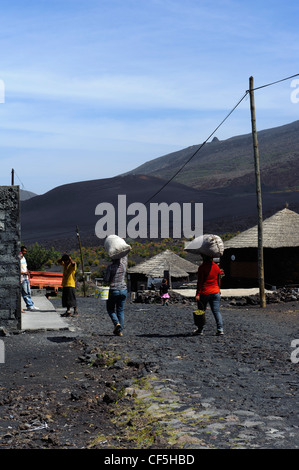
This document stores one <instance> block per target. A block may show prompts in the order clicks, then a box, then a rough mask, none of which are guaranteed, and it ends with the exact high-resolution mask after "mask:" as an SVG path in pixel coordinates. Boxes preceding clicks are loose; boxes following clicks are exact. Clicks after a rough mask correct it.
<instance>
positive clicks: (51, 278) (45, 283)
mask: <svg viewBox="0 0 299 470" xmlns="http://www.w3.org/2000/svg"><path fill="white" fill-rule="evenodd" d="M61 281H62V273H47V272H44V271H30V286H31V287H38V288H39V289H43V288H46V287H49V288H52V289H54V290H55V292H57V291H58V289H59V287H61Z"/></svg>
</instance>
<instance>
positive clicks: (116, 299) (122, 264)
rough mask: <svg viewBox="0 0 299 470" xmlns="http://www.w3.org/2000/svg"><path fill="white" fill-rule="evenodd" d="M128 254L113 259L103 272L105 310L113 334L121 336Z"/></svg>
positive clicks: (125, 296)
mask: <svg viewBox="0 0 299 470" xmlns="http://www.w3.org/2000/svg"><path fill="white" fill-rule="evenodd" d="M127 265H128V256H127V255H126V256H124V257H122V258H119V259H114V260H113V261H112V264H110V265H109V266H108V267H107V269H106V272H105V276H104V283H105V284H108V285H109V287H110V289H109V297H108V300H107V312H108V315H109V316H110V318H111V320H112V323H113V325H114V330H113V334H115V335H116V336H122V335H123V330H124V315H125V314H124V307H125V302H126V298H127V284H126V270H127Z"/></svg>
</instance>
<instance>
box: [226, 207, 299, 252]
mask: <svg viewBox="0 0 299 470" xmlns="http://www.w3.org/2000/svg"><path fill="white" fill-rule="evenodd" d="M257 246H258V227H257V226H255V227H252V228H250V229H248V230H245V232H242V233H240V234H239V235H237V236H235V237H234V238H231V239H230V240H228V241H227V242H225V243H224V248H225V249H226V250H227V249H229V248H256V247H257ZM295 246H299V214H297V213H296V212H293V211H291V210H289V209H287V208H285V209H283V210H281V211H279V212H276V214H274V215H272V217H269V218H268V219H265V220H264V222H263V247H264V248H282V247H295Z"/></svg>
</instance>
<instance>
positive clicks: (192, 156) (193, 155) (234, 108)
mask: <svg viewBox="0 0 299 470" xmlns="http://www.w3.org/2000/svg"><path fill="white" fill-rule="evenodd" d="M298 76H299V73H297V74H295V75H291V76H289V77H286V78H282V79H280V80H276V81H275V82H271V83H267V84H265V85H261V86H258V87H255V88H253V89H252V90H246V91H245V93H244V94H243V96H242V97H241V98H240V99H239V101H238V102H237V104H236V105H235V106H234V107H233V108H232V109H231V111H230V112H229V113H228V114H227V115H226V116H225V118H224V119H223V120H222V121H221V122H220V124H218V126H217V127H216V128H215V129H214V130H213V132H211V134H210V135H209V136H208V137H207V139H206V140H205V141H204V142H203V143H202V144H201V145H200V146H199V148H198V149H197V150H196V151H195V152H194V153H193V154H192V155H191V156H190V157H189V158H188V159H187V160H186V162H185V163H184V164H183V165H182V166H181V167H180V168H179V169H178V170H177V171H176V172H175V173H174V175H173V176H172V177H171V178H169V179H168V180H167V181H166V182H165V183H164V184H163V185H162V187H161V188H160V189H159V190H158V191H156V192H155V193H154V194H153V195H152V196H151V197H150V198H149V199H147V201H146V202H145V204H148V203H149V202H150V201H151V200H152V199H153V198H154V197H156V196H157V195H158V194H159V193H160V192H161V191H163V189H164V188H165V187H166V186H167V185H168V184H169V183H171V181H173V180H174V179H175V178H176V177H177V175H178V174H179V173H180V172H181V171H182V170H183V169H184V168H185V166H186V165H188V163H189V162H190V161H191V160H192V159H193V158H194V157H195V155H197V153H198V152H199V151H200V150H201V149H202V148H203V147H204V146H205V145H206V143H207V142H208V140H209V139H210V138H211V137H212V136H213V135H214V134H215V133H216V132H217V130H218V129H219V128H220V127H221V126H222V125H223V124H224V123H225V121H226V120H227V119H228V118H229V117H230V116H231V115H232V113H233V112H234V111H235V110H236V109H237V108H238V106H239V105H240V104H241V103H242V101H243V100H244V99H245V98H246V97H247V95H248V94H250V92H253V91H256V90H261V89H262V88H266V87H269V86H272V85H276V84H277V83H281V82H284V81H286V80H290V79H292V78H295V77H298ZM15 174H16V173H15ZM16 176H17V177H18V175H16ZM18 179H19V180H20V178H19V177H18ZM20 182H21V184H22V186H23V188H24V184H23V183H22V181H21V180H20ZM67 233H73V232H71V231H69V232H61V233H60V235H62V234H67ZM27 240H29V239H27Z"/></svg>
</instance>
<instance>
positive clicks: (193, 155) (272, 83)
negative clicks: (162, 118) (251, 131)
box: [145, 73, 299, 204]
mask: <svg viewBox="0 0 299 470" xmlns="http://www.w3.org/2000/svg"><path fill="white" fill-rule="evenodd" d="M298 76H299V73H297V74H295V75H291V76H290V77H286V78H282V79H281V80H277V81H275V82H271V83H267V84H266V85H262V86H259V87H256V88H254V89H253V90H252V91H255V90H260V89H261V88H266V87H269V86H272V85H276V84H277V83H281V82H284V81H286V80H290V79H291V78H295V77H298ZM249 92H250V90H246V91H245V93H244V95H243V96H242V98H241V99H240V100H239V101H238V103H237V104H236V105H235V106H234V107H233V109H232V110H231V111H230V112H229V113H228V115H227V116H226V117H225V118H224V119H223V120H222V121H221V123H220V124H219V125H218V126H217V127H216V129H215V130H214V131H213V132H212V133H211V134H210V135H209V137H208V138H207V139H206V140H205V141H204V143H203V144H201V146H200V147H199V148H198V149H197V150H196V151H195V152H194V153H193V154H192V155H191V157H189V159H188V160H187V161H186V162H185V163H184V164H183V165H182V166H181V168H179V169H178V170H177V171H176V173H175V174H174V175H173V176H172V177H171V178H170V179H169V180H168V181H166V183H165V184H164V185H163V186H162V187H161V188H160V189H159V190H158V191H156V192H155V194H154V195H153V196H151V197H150V198H149V199H148V200H147V201H146V202H145V204H147V203H148V202H149V201H151V200H152V199H153V198H154V197H155V196H157V194H159V193H160V192H161V191H162V190H163V189H164V188H165V187H166V186H167V185H168V184H169V183H170V182H171V181H172V180H174V178H176V176H177V175H178V174H179V173H180V172H181V171H182V170H183V169H184V168H185V166H186V165H187V164H188V163H189V162H190V161H191V160H192V159H193V158H194V157H195V155H196V154H197V153H198V152H199V151H200V150H201V149H202V148H203V146H204V145H205V144H206V143H207V141H208V140H209V139H210V138H211V137H212V135H214V134H215V132H217V130H218V129H219V128H220V127H221V126H222V124H223V123H224V122H225V121H226V120H227V119H228V118H229V116H230V115H231V114H232V113H233V112H234V111H235V109H236V108H237V107H238V106H239V105H240V104H241V103H242V101H243V100H244V98H246V96H247V95H248V94H249Z"/></svg>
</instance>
